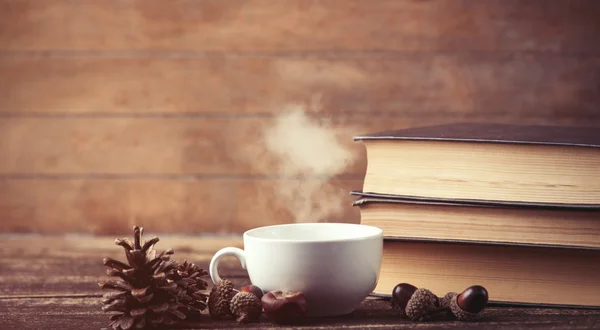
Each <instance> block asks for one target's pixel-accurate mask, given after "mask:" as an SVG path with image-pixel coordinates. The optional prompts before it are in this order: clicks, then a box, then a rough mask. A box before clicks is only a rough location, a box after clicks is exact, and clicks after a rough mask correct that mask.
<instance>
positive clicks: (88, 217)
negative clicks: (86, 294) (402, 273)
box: [0, 0, 600, 234]
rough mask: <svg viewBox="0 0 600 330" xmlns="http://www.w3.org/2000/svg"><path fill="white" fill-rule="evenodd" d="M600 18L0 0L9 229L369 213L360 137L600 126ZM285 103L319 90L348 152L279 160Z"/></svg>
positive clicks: (468, 2) (395, 3)
mask: <svg viewBox="0 0 600 330" xmlns="http://www.w3.org/2000/svg"><path fill="white" fill-rule="evenodd" d="M599 17H600V1H597V0H578V1H568V0H529V1H522V0H497V1H496V0H378V1H372V0H243V1H242V0H172V1H164V0H102V1H98V0H77V1H71V0H43V1H41V0H0V231H2V232H40V233H60V232H83V233H111V234H112V233H114V232H124V231H126V230H129V228H130V227H129V226H130V225H131V224H132V223H134V222H135V223H138V224H143V225H144V226H146V227H147V228H152V229H151V230H152V231H156V232H161V231H162V232H183V233H200V232H205V233H229V232H241V231H243V230H246V229H248V228H251V227H255V226H259V225H266V224H274V223H284V222H291V221H295V216H294V215H298V216H299V217H301V219H297V221H306V220H332V221H347V222H358V221H359V216H358V213H357V211H356V210H355V209H352V208H351V207H350V203H351V198H350V196H348V191H349V190H351V189H360V187H361V177H362V175H363V173H364V168H365V159H364V151H363V149H362V146H361V145H359V144H355V143H353V142H352V136H353V135H354V134H362V133H366V132H370V131H377V130H387V129H397V128H403V127H408V126H413V125H429V124H438V123H446V122H451V121H472V122H477V121H493V122H503V123H538V124H561V125H581V124H584V125H595V126H600V109H599V108H600V37H599V36H600V19H599ZM315 99H316V100H318V102H316V103H315ZM289 104H300V105H311V104H312V105H315V104H317V105H318V107H308V106H307V108H306V114H307V115H308V116H309V118H310V119H311V120H322V119H329V121H328V122H327V124H319V125H320V126H318V127H321V128H323V127H324V128H327V129H328V131H329V132H333V133H334V135H335V138H336V139H338V143H339V144H340V147H339V148H337V149H336V150H337V151H340V150H341V151H348V152H349V155H351V157H350V158H351V159H350V160H348V166H342V167H341V168H337V167H335V170H333V171H330V172H327V171H326V172H323V173H318V174H314V173H309V175H305V176H303V177H300V178H299V177H296V176H294V175H291V176H290V175H289V174H290V173H289V172H281V171H280V170H281V166H282V165H281V164H278V159H275V158H274V157H273V155H272V154H270V153H268V152H265V148H266V147H265V145H264V144H263V143H262V142H264V141H262V140H261V138H260V136H261V134H262V133H261V132H264V129H266V128H269V127H272V124H274V123H276V122H278V120H280V118H279V116H280V115H281V114H284V113H286V112H285V109H288V106H289ZM292 127H295V126H294V125H292ZM307 132H308V133H307V135H308V138H310V137H311V136H312V137H315V136H314V135H313V134H312V133H311V132H312V131H310V130H309V131H307ZM318 132H320V133H319V134H321V133H323V132H322V131H318ZM317 137H318V136H317ZM302 138H307V136H302ZM306 143H309V142H306ZM312 143H314V141H313V142H312ZM318 144H319V143H317V145H318ZM248 156H249V157H248ZM347 158H348V157H346V158H344V157H342V158H340V159H342V160H345V159H347ZM257 164H258V165H259V166H257ZM292 174H294V173H292ZM296 174H297V173H296ZM319 201H324V203H322V205H319ZM289 205H291V207H287V206H289ZM331 205H335V206H336V209H334V210H332V211H335V212H328V208H329V206H331ZM340 205H341V206H340ZM307 207H308V208H307ZM300 210H301V211H300ZM297 212H302V213H297Z"/></svg>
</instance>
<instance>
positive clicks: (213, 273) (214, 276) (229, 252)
mask: <svg viewBox="0 0 600 330" xmlns="http://www.w3.org/2000/svg"><path fill="white" fill-rule="evenodd" d="M228 256H234V257H236V258H238V259H239V260H240V264H241V265H242V268H243V269H246V254H245V253H244V250H242V249H238V248H236V247H226V248H222V249H220V250H219V251H217V253H215V255H214V256H213V257H212V259H211V260H210V266H209V267H208V270H209V272H210V279H211V280H212V281H213V283H217V282H219V281H221V276H219V271H218V269H217V268H218V266H219V262H220V261H221V259H223V258H224V257H228Z"/></svg>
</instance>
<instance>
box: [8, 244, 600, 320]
mask: <svg viewBox="0 0 600 330" xmlns="http://www.w3.org/2000/svg"><path fill="white" fill-rule="evenodd" d="M0 236H2V241H1V242H2V243H1V245H0V246H1V251H2V255H1V256H0V328H1V329H102V328H106V327H107V326H108V318H107V316H106V315H105V314H104V313H103V312H102V311H101V304H100V297H101V295H102V293H103V292H102V291H100V289H99V288H98V285H97V282H98V281H99V280H101V279H105V278H106V276H105V267H104V266H103V265H102V258H103V257H112V258H118V259H119V260H123V261H124V260H125V256H124V253H123V249H122V248H121V247H119V246H116V245H114V239H115V237H82V236H69V237H46V236H29V235H27V236H12V235H0ZM146 236H147V237H146V238H149V237H150V235H148V234H146ZM225 246H237V247H241V246H242V243H241V240H240V238H238V237H221V238H216V237H203V238H197V237H196V238H192V237H181V236H168V235H167V236H165V235H163V236H161V241H160V242H159V243H158V244H157V246H156V249H157V250H158V251H162V250H164V249H167V248H173V249H174V250H175V255H174V258H175V259H177V260H180V261H183V260H184V259H187V260H189V261H192V262H195V263H197V264H199V265H201V267H203V268H204V269H207V267H208V262H209V260H210V257H211V256H212V255H213V254H214V253H215V252H216V251H217V250H218V249H220V248H221V247H225ZM220 273H221V275H222V276H224V277H226V278H229V279H231V280H232V281H233V282H234V283H235V284H236V286H237V287H239V286H242V285H244V284H247V283H249V280H248V278H247V273H246V272H245V271H244V270H242V269H241V268H240V266H239V264H238V262H237V261H236V260H235V259H229V258H228V259H224V262H223V266H222V267H221V269H220ZM207 282H209V283H210V279H209V278H207ZM557 294H560V293H557ZM236 327H240V328H248V329H252V328H255V329H270V328H278V326H276V325H274V324H272V323H270V322H269V321H268V320H267V319H266V318H265V317H264V316H263V317H262V318H261V320H260V322H258V323H251V324H247V325H237V324H236V323H235V321H233V320H230V321H218V322H217V321H213V320H212V319H211V318H210V316H208V315H205V317H204V318H203V320H201V321H199V322H196V323H192V324H182V325H181V326H178V328H187V329H217V328H220V329H227V328H236ZM301 328H303V329H336V328H344V329H380V328H394V329H454V328H456V329H600V310H573V309H558V308H557V309H550V308H544V309H540V308H507V307H489V308H487V309H486V310H485V314H483V316H482V318H481V319H480V320H479V321H478V322H473V323H464V322H445V321H444V322H427V323H426V322H412V321H406V320H403V319H400V318H398V317H397V316H396V315H395V313H394V312H393V311H392V310H391V309H390V307H389V302H388V301H386V300H382V299H378V298H374V297H369V298H367V299H365V301H364V302H363V304H362V305H361V306H360V308H358V309H357V310H356V311H355V312H354V313H352V314H351V315H348V316H344V317H335V318H322V319H313V320H310V321H309V322H307V323H306V324H304V325H303V326H302V327H301Z"/></svg>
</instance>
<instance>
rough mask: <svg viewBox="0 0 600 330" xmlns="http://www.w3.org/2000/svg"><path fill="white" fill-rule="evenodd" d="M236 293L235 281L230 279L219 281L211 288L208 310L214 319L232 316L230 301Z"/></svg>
mask: <svg viewBox="0 0 600 330" xmlns="http://www.w3.org/2000/svg"><path fill="white" fill-rule="evenodd" d="M234 295H235V291H233V283H231V281H230V280H225V279H224V280H221V281H219V282H217V283H216V284H215V285H214V286H213V287H212V289H211V290H210V295H209V296H208V312H209V313H210V316H212V318H213V319H221V318H226V317H229V316H231V315H232V314H231V309H230V307H229V303H230V302H231V299H232V298H233V296H234Z"/></svg>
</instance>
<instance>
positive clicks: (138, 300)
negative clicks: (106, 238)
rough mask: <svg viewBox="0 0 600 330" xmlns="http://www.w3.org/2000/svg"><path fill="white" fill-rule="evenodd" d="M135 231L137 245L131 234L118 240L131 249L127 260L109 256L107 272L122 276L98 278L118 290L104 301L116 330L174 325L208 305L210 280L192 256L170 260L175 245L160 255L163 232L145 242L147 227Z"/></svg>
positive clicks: (105, 261) (103, 284) (135, 227)
mask: <svg viewBox="0 0 600 330" xmlns="http://www.w3.org/2000/svg"><path fill="white" fill-rule="evenodd" d="M133 233H134V243H133V244H132V243H131V241H129V240H128V239H126V238H124V239H117V240H116V242H115V243H116V244H117V245H120V246H122V247H123V248H124V249H125V255H126V257H127V261H128V263H127V264H125V263H122V262H120V261H117V260H114V259H111V258H104V265H106V266H107V267H109V269H107V275H109V276H116V277H119V278H120V279H119V280H109V281H101V282H99V283H98V285H99V286H100V288H102V289H112V290H116V291H117V292H111V293H107V294H105V295H104V299H103V300H102V303H103V304H104V306H103V307H102V310H103V311H105V312H111V313H112V314H113V315H111V317H110V320H111V321H112V322H111V323H110V326H111V327H112V328H113V329H115V330H116V329H132V328H138V329H140V328H146V327H153V326H160V325H172V324H175V323H176V322H177V321H179V320H183V319H186V318H188V317H189V316H190V315H194V314H198V313H199V312H200V311H202V310H204V309H205V308H206V300H207V297H206V295H205V294H203V293H202V292H201V290H204V289H206V286H207V284H206V282H205V281H203V280H202V279H201V277H202V276H204V275H206V274H207V273H206V271H204V270H202V269H200V268H199V267H198V266H196V265H194V264H190V263H187V261H186V262H184V263H183V264H181V265H179V264H178V263H177V262H176V261H174V260H170V258H171V257H170V256H171V255H172V254H173V253H174V252H173V250H167V251H164V252H162V253H160V254H159V255H158V256H157V255H156V250H154V245H155V244H156V243H157V242H158V241H159V239H158V237H154V238H152V239H151V240H149V241H147V242H144V244H143V245H142V244H141V240H142V234H143V228H140V227H137V226H134V227H133Z"/></svg>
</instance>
